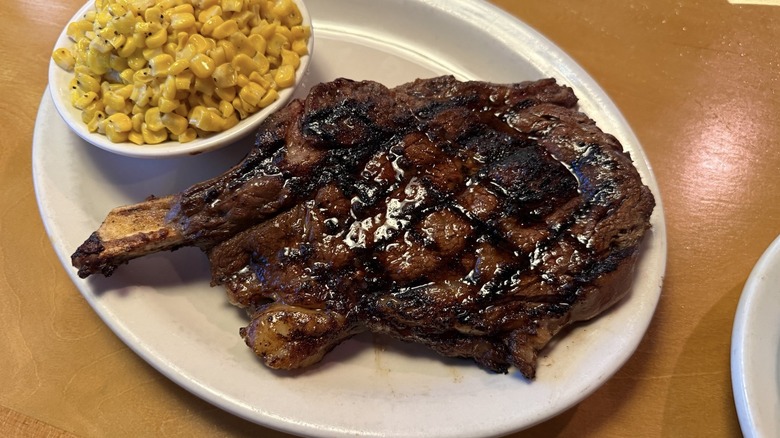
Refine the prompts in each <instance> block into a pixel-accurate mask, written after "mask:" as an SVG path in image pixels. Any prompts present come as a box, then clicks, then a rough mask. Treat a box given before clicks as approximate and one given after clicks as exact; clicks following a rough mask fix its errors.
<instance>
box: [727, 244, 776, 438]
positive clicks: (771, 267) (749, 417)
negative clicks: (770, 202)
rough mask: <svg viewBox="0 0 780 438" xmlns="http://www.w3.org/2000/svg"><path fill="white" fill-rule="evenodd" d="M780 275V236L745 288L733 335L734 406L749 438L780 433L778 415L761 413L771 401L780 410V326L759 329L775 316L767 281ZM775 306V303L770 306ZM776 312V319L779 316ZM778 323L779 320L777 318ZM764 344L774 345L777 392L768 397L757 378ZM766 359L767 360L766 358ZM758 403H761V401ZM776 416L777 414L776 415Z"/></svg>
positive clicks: (763, 384)
mask: <svg viewBox="0 0 780 438" xmlns="http://www.w3.org/2000/svg"><path fill="white" fill-rule="evenodd" d="M773 271H774V272H776V271H780V235H779V236H777V237H775V239H774V240H773V241H772V242H771V243H770V244H769V246H767V248H766V249H765V250H764V252H763V253H762V254H761V256H760V257H759V258H758V260H757V261H756V264H755V265H754V266H753V268H752V269H751V271H750V275H749V276H748V279H747V281H746V282H745V286H744V287H743V288H742V293H741V295H740V298H739V301H738V304H737V310H736V312H735V316H734V325H733V328H732V335H731V382H732V391H733V394H734V402H735V405H736V408H737V417H738V418H739V423H740V428H741V429H742V432H743V433H744V434H745V436H746V437H763V436H774V435H775V434H777V433H778V432H779V431H780V419H779V418H778V417H777V415H774V416H772V417H771V418H768V416H767V414H764V413H762V412H761V411H760V409H759V407H760V406H759V405H758V404H757V403H758V402H760V401H763V402H766V401H767V400H770V401H772V402H773V403H774V406H775V407H777V406H780V394H778V386H777V385H778V362H779V360H778V345H780V324H778V323H775V324H774V325H773V326H771V327H770V329H771V330H770V331H767V330H766V327H760V328H759V327H757V326H756V325H757V324H759V323H760V322H761V321H764V320H763V319H761V318H760V315H762V314H765V313H767V312H769V313H772V310H768V309H772V308H773V307H772V306H767V304H768V303H767V302H766V301H768V300H771V299H772V298H774V301H775V304H776V303H777V302H780V299H778V298H777V297H771V296H770V295H768V294H769V293H771V291H770V290H769V289H771V287H770V286H768V285H767V283H768V280H767V279H766V277H767V276H768V275H771V274H770V273H771V272H773ZM774 277H780V273H774ZM770 304H772V303H770ZM776 313H777V312H776V309H775V311H774V314H775V315H774V316H776ZM775 319H776V318H775ZM757 329H761V330H760V331H761V332H763V333H764V334H766V336H767V339H765V338H764V337H760V339H756V337H755V336H754V334H755V332H756V331H758V330H757ZM764 344H770V348H769V350H768V351H771V353H772V354H770V355H769V356H770V357H771V358H773V359H774V360H773V361H772V362H771V364H772V366H771V369H772V370H773V371H774V375H775V381H774V385H772V388H773V389H774V392H773V393H772V394H771V395H767V394H766V391H762V389H765V388H766V387H767V385H766V383H767V382H766V381H764V380H761V382H758V381H757V379H759V378H760V377H762V376H755V373H756V372H761V369H764V370H765V369H766V368H769V367H768V366H766V367H764V366H762V365H764V364H763V363H759V361H757V360H754V355H755V354H756V352H757V351H762V350H765V349H764V348H762V347H764ZM762 358H765V356H762ZM757 399H758V400H757ZM775 414H776V412H775Z"/></svg>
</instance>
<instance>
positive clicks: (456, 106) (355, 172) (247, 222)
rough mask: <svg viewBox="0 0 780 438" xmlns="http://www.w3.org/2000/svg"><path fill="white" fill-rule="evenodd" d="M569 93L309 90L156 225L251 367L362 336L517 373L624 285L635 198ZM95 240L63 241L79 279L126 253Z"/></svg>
mask: <svg viewBox="0 0 780 438" xmlns="http://www.w3.org/2000/svg"><path fill="white" fill-rule="evenodd" d="M576 105H577V98H576V97H575V95H574V93H573V92H572V90H571V89H570V88H568V87H565V86H560V85H558V84H557V83H556V82H555V80H553V79H544V80H540V81H535V82H523V83H519V84H511V85H499V84H491V83H485V82H460V81H457V80H455V79H454V78H453V77H449V76H444V77H438V78H433V79H421V80H417V81H414V82H411V83H408V84H404V85H401V86H399V87H396V88H393V89H388V88H386V87H384V86H382V85H381V84H378V83H375V82H370V81H363V82H355V81H351V80H347V79H338V80H336V81H333V82H330V83H324V84H320V85H317V86H315V87H314V88H313V89H312V91H311V92H310V93H309V95H308V96H307V97H306V98H305V99H304V100H297V101H294V102H292V103H291V104H290V105H288V106H287V107H286V108H285V109H283V110H281V111H279V112H277V113H276V114H275V115H273V116H271V117H270V118H269V119H268V120H267V121H266V122H265V124H264V125H263V127H262V128H261V129H260V130H259V132H258V135H257V141H256V146H255V148H254V149H253V150H252V151H251V152H250V153H249V155H248V156H247V157H246V158H245V159H244V160H243V161H242V162H241V163H239V164H238V165H237V166H235V167H234V168H232V169H231V170H229V171H228V172H227V173H225V174H224V175H222V176H220V177H217V178H215V179H213V180H210V181H206V182H203V183H200V184H197V185H195V186H193V187H191V188H190V189H188V190H186V191H184V192H183V193H181V194H179V195H177V196H176V197H175V199H174V201H173V202H172V205H171V208H170V211H169V212H168V213H167V215H166V219H165V225H164V226H163V228H165V229H169V231H170V233H171V234H170V235H172V236H176V237H177V238H176V239H175V240H172V241H170V242H169V246H171V247H178V246H181V245H196V246H199V247H201V248H202V249H203V250H204V251H205V252H206V253H207V255H208V257H209V260H210V262H211V274H212V284H213V285H219V284H221V285H224V286H225V287H226V289H227V293H228V298H229V300H230V301H231V302H232V303H233V304H235V305H238V306H241V307H244V308H246V309H247V311H248V313H249V315H250V317H251V321H250V323H249V325H248V326H247V327H245V328H243V329H241V331H240V333H241V336H243V337H244V339H245V341H246V343H247V344H248V345H249V346H250V347H252V348H253V350H254V351H255V352H256V353H257V354H258V356H260V357H261V358H262V359H263V360H264V361H265V363H266V364H267V365H268V366H270V367H273V368H283V369H290V368H298V367H301V366H307V365H310V364H312V363H315V362H317V361H319V360H320V359H321V358H322V357H323V355H324V354H325V353H327V352H328V351H329V350H330V349H332V348H333V347H334V346H336V345H337V344H338V343H339V342H341V341H342V340H344V339H346V338H348V337H349V336H352V335H353V334H355V333H358V332H360V331H364V330H371V331H373V332H377V333H386V334H389V335H391V336H394V337H396V338H399V339H402V340H405V341H412V342H418V343H422V344H425V345H427V346H429V347H430V348H432V349H433V350H435V351H437V352H439V353H440V354H442V355H445V356H453V357H466V358H472V359H473V360H474V361H476V362H477V363H478V364H480V365H482V366H484V367H486V368H488V369H490V370H493V371H497V372H506V371H507V370H508V368H509V367H510V366H515V367H517V368H518V369H519V370H520V372H522V373H523V374H524V375H525V376H527V377H529V378H532V377H533V376H534V374H535V367H536V358H537V354H538V352H539V351H540V350H541V349H542V348H543V347H544V346H545V345H546V344H547V343H548V342H549V341H550V339H552V337H553V336H555V334H556V333H558V332H559V331H560V330H561V329H562V328H563V327H565V326H567V325H569V324H571V323H572V322H575V321H581V320H586V319H589V318H592V317H594V316H596V315H597V314H599V313H601V312H602V311H604V310H605V309H606V308H608V307H609V306H611V305H612V304H614V303H615V302H617V301H619V300H620V299H621V298H622V297H623V296H624V295H625V294H626V293H627V291H628V290H629V286H630V282H631V279H632V273H633V269H634V265H635V262H636V259H637V256H638V251H639V245H640V243H641V241H642V238H643V236H644V235H645V233H646V231H647V230H648V229H649V227H650V221H649V219H650V215H651V213H652V211H653V208H654V199H653V195H652V194H651V192H650V190H649V189H648V188H647V187H646V186H645V185H644V184H643V183H642V181H641V177H640V175H639V173H638V172H637V170H636V169H635V168H634V166H633V163H632V161H631V158H630V156H629V154H628V153H627V152H625V151H624V150H623V148H622V146H621V145H620V143H619V142H618V141H617V139H615V138H614V137H613V136H611V135H609V134H606V133H604V132H602V131H601V130H600V129H599V128H598V127H597V126H596V124H595V122H594V121H593V120H591V119H590V118H588V117H587V116H586V115H585V114H582V113H580V112H578V111H577V110H576ZM104 226H105V224H104ZM101 229H102V228H101ZM101 234H109V233H108V231H104V232H102V233H101V230H98V232H96V233H95V234H93V236H91V237H90V239H89V240H88V241H87V242H85V251H89V252H90V261H89V263H86V264H85V262H84V261H83V260H82V259H81V258H80V257H79V254H80V252H79V251H82V249H79V251H77V252H76V254H74V258H73V262H74V265H75V266H76V267H78V268H79V269H80V271H79V273H80V275H82V274H83V275H84V276H86V275H89V274H91V273H94V272H102V273H104V274H110V273H111V271H112V270H113V267H114V266H116V265H117V264H120V263H124V262H126V261H127V259H126V258H125V259H122V258H117V259H115V260H114V259H109V260H99V263H96V262H95V261H94V259H95V257H98V258H99V252H100V250H101V247H102V246H107V247H110V245H109V244H108V243H106V242H104V241H102V240H101ZM103 240H105V239H103ZM156 249H166V248H165V247H164V246H159V248H156ZM95 251H97V252H98V255H97V256H96V255H95V254H94V253H95ZM139 252H142V251H139V250H138V249H136V250H135V253H139ZM92 266H95V268H94V269H93V268H92Z"/></svg>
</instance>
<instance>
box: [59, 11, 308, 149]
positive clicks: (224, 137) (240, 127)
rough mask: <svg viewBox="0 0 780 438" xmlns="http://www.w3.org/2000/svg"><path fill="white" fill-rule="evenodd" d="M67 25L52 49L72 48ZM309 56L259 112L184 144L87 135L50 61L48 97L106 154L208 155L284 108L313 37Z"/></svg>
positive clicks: (64, 78) (62, 76)
mask: <svg viewBox="0 0 780 438" xmlns="http://www.w3.org/2000/svg"><path fill="white" fill-rule="evenodd" d="M296 4H297V5H298V9H299V10H300V11H301V16H302V17H303V24H304V25H311V16H310V15H309V11H308V9H307V8H306V4H305V3H304V2H303V1H302V0H296ZM94 8H95V2H94V0H91V1H89V2H87V3H86V4H85V5H84V6H82V7H81V9H79V10H78V12H76V14H75V15H73V18H71V19H70V21H68V23H70V22H72V21H76V20H77V19H79V18H80V17H82V16H83V15H84V14H85V13H86V12H87V11H88V10H90V9H92V10H94ZM66 30H67V25H66V26H65V28H63V30H62V33H61V34H60V36H59V38H58V39H57V42H56V43H55V44H54V47H55V48H60V47H67V48H72V47H73V46H74V43H73V41H71V39H70V38H68V35H67V34H66ZM308 47H309V55H307V56H303V57H301V65H300V66H299V67H298V70H297V71H296V72H295V85H294V86H292V87H290V88H284V89H282V90H279V98H278V99H277V100H276V101H275V102H273V103H272V104H270V105H268V106H267V107H265V108H263V109H262V110H261V111H258V112H256V113H255V114H252V115H251V116H249V117H247V118H246V119H244V120H241V121H240V122H238V124H237V125H236V126H234V127H233V128H231V129H228V130H227V131H223V132H217V133H214V134H213V135H210V136H208V137H199V138H196V139H195V140H193V141H190V142H187V143H179V142H178V141H174V140H169V141H164V142H162V143H160V144H155V145H149V144H147V145H137V144H135V143H132V142H130V141H125V142H120V143H114V142H112V141H111V140H109V139H108V137H106V136H105V135H103V134H100V133H97V132H89V129H87V125H86V124H85V123H83V122H82V121H81V111H80V110H79V109H77V108H75V107H74V106H73V105H71V103H70V81H71V79H73V73H71V72H67V71H65V70H63V69H61V68H60V67H59V66H58V65H57V64H56V63H55V62H54V61H53V60H51V59H50V60H49V91H50V92H51V97H52V99H53V100H54V106H55V108H57V111H58V112H59V113H60V116H62V118H63V120H65V123H67V125H68V126H69V127H70V128H71V129H72V130H73V132H75V133H76V135H78V136H79V137H81V138H82V139H84V140H86V141H87V142H89V143H91V144H93V145H95V146H97V147H99V148H101V149H105V150H107V151H110V152H114V153H117V154H121V155H126V156H128V157H138V158H163V157H176V156H182V155H196V154H200V153H203V152H209V151H213V150H216V149H219V148H221V147H224V146H227V145H229V144H232V143H234V142H236V141H238V140H240V139H242V138H244V137H246V136H248V135H249V134H251V133H253V132H254V131H255V129H257V126H258V125H259V124H260V123H262V122H263V120H265V119H266V118H267V117H268V116H269V115H270V114H272V113H273V112H274V111H276V110H278V109H279V108H282V107H283V106H284V105H286V104H287V103H288V102H289V101H290V99H292V97H293V94H294V93H295V89H296V88H297V87H298V86H300V84H301V80H302V79H303V77H304V75H305V74H306V70H307V69H308V68H309V62H310V61H311V58H312V56H313V51H314V38H310V39H309V44H308Z"/></svg>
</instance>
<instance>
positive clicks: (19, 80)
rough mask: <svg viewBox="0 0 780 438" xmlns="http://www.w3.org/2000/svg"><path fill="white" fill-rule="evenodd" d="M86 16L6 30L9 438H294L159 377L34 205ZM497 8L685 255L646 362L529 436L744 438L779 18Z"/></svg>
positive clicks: (28, 19)
mask: <svg viewBox="0 0 780 438" xmlns="http://www.w3.org/2000/svg"><path fill="white" fill-rule="evenodd" d="M81 3H82V1H81V0H61V1H59V2H49V1H43V0H21V1H14V2H5V3H4V4H3V13H2V14H0V29H3V32H2V35H3V36H2V40H3V44H2V45H0V59H1V60H2V62H0V114H1V115H2V116H1V117H2V122H3V123H2V126H3V133H2V134H1V135H0V187H2V191H0V197H1V198H0V266H1V268H0V436H31V437H38V436H52V437H70V436H77V437H94V436H150V435H151V436H176V437H178V436H280V437H281V436H286V435H284V434H282V433H279V432H274V431H270V430H267V429H264V428H262V427H260V426H257V425H254V424H251V423H249V422H246V421H244V420H241V419H239V418H237V417H234V416H232V415H230V414H228V413H226V412H223V411H221V410H219V409H217V408H215V407H213V406H211V405H210V404H208V403H206V402H203V401H201V400H199V399H198V398H196V397H194V396H192V395H191V394H189V393H188V392H187V391H185V390H183V389H181V388H179V387H178V386H176V385H175V384H173V383H171V382H170V381H169V380H168V379H166V378H165V377H163V376H162V375H160V374H159V373H158V372H156V371H155V370H154V369H152V368H151V367H150V366H149V365H147V364H146V363H145V362H144V361H142V360H141V359H140V358H139V357H138V356H136V355H135V354H134V353H132V352H131V351H130V350H129V349H128V347H127V346H125V345H124V344H123V343H122V342H120V341H119V340H118V339H117V338H116V337H115V336H114V335H113V334H112V333H111V331H110V330H109V329H108V328H107V327H106V326H105V325H104V324H103V323H102V322H101V321H100V319H99V318H98V317H97V316H96V315H95V313H94V312H93V311H92V310H91V308H90V307H89V305H88V304H87V303H86V302H85V301H84V300H83V299H82V298H81V295H80V294H79V292H78V291H77V290H76V288H75V287H74V286H73V284H72V283H71V282H70V280H69V279H68V276H67V275H66V271H65V268H63V267H62V265H61V264H60V263H59V261H58V260H57V258H56V256H55V254H54V251H53V249H52V247H51V245H50V243H49V240H48V237H47V236H46V233H45V230H44V228H43V225H42V222H41V220H40V217H39V214H38V210H37V205H36V202H35V195H34V191H33V184H32V174H31V172H32V170H31V144H32V132H33V127H34V123H35V116H36V113H37V110H38V105H39V102H40V99H41V96H42V94H43V92H44V89H45V87H46V84H47V79H46V71H47V64H48V59H49V56H50V54H51V50H52V47H53V44H54V41H55V39H56V37H57V35H58V34H59V32H60V30H61V28H62V27H63V26H64V25H65V23H66V21H67V19H68V18H69V17H70V16H71V15H72V14H73V13H74V12H75V11H76V10H77V9H78V8H79V7H80V6H81ZM495 3H496V4H498V5H499V6H501V7H502V8H504V9H506V10H507V11H509V12H511V13H512V14H514V15H516V16H518V17H520V18H521V19H522V20H524V21H525V22H527V23H528V24H530V25H531V26H533V27H534V28H536V29H537V30H539V31H540V32H541V33H543V34H544V35H546V36H547V37H548V38H549V39H551V40H552V41H553V42H554V43H556V44H557V45H559V46H560V47H561V48H563V49H564V50H565V51H566V52H568V53H569V54H570V55H571V56H572V57H573V58H574V59H575V60H576V61H577V62H578V63H580V64H581V65H582V66H583V67H584V68H585V69H586V70H587V71H588V72H589V73H590V74H591V75H592V76H593V77H594V78H595V79H596V80H597V81H598V82H599V84H600V85H601V86H602V87H603V88H604V89H605V90H606V91H607V93H608V94H609V95H610V96H611V97H612V98H613V99H614V101H615V102H616V103H617V105H618V107H620V109H621V110H622V111H623V113H624V115H625V117H626V118H627V120H628V121H629V123H630V125H631V126H632V128H633V129H634V130H635V132H636V134H637V136H638V137H639V139H640V141H641V143H642V144H643V147H644V148H645V151H646V152H647V155H648V156H649V159H650V162H651V164H652V166H653V168H654V171H655V173H656V176H657V178H658V180H659V182H660V186H661V193H662V197H663V202H664V207H665V210H666V221H667V229H668V240H669V253H668V265H667V272H666V279H665V282H664V288H663V293H662V296H661V300H660V303H659V306H658V309H657V312H656V315H655V318H654V320H653V322H652V325H651V327H650V329H649V331H648V332H647V335H646V336H645V339H644V340H643V342H642V344H641V345H640V346H639V349H638V350H637V352H636V353H635V354H634V356H633V357H632V358H631V359H630V360H629V362H628V363H627V364H626V365H625V366H624V367H623V368H622V369H621V370H620V371H619V372H618V373H617V375H615V376H614V377H613V378H612V379H611V380H610V381H609V382H608V383H607V384H605V385H604V386H603V387H602V388H600V389H599V390H598V391H596V392H595V393H594V394H593V395H591V396H590V397H588V398H587V399H586V400H584V401H583V402H582V403H580V404H578V405H577V406H575V407H573V408H571V409H570V410H568V411H566V412H564V413H563V414H561V415H559V416H557V417H555V418H553V419H551V420H549V421H547V422H545V423H543V424H540V425H538V426H536V427H534V428H532V429H530V430H528V431H525V432H519V433H517V434H516V435H515V436H517V437H531V436H560V437H568V436H572V437H574V436H576V437H581V436H592V437H610V436H615V437H617V436H649V437H655V436H686V437H688V436H707V437H733V436H738V435H739V434H740V430H739V424H738V421H737V416H736V411H735V407H734V401H733V396H732V391H731V383H730V379H731V377H730V368H729V347H730V336H731V328H732V321H733V317H734V313H735V310H736V306H737V301H738V299H739V296H740V293H741V290H742V287H743V286H744V283H745V281H746V279H747V277H748V275H749V273H750V270H751V268H752V267H753V265H754V263H755V262H756V260H757V259H758V257H759V256H760V255H761V253H762V252H763V251H764V249H765V248H766V247H767V246H768V245H769V243H770V242H771V241H772V240H773V239H774V237H775V236H777V235H778V233H780V202H778V193H780V140H778V139H780V123H778V116H780V97H778V94H777V90H778V85H779V84H778V77H780V73H779V72H780V44H778V42H779V41H780V26H778V23H780V7H776V6H767V5H764V6H758V5H734V4H730V3H728V2H727V1H725V0H722V1H721V0H711V1H696V0H674V1H672V0H657V1H652V2H650V1H638V0H624V1H617V0H599V1H596V0H583V1H569V0H546V1H536V2H533V1H515V0H496V1H495ZM399 421H402V419H399Z"/></svg>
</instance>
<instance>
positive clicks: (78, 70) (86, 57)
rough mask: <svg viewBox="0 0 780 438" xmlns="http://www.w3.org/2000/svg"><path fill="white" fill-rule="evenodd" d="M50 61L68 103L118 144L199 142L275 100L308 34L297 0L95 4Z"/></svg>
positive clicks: (291, 78) (290, 78)
mask: <svg viewBox="0 0 780 438" xmlns="http://www.w3.org/2000/svg"><path fill="white" fill-rule="evenodd" d="M66 34H67V35H68V37H69V38H70V39H71V40H72V41H73V42H74V44H73V46H72V47H71V48H64V47H63V48H57V49H56V50H54V52H53V53H52V59H53V60H54V62H55V63H56V64H57V65H58V66H59V67H61V68H62V69H64V70H66V71H69V72H73V74H74V76H73V80H72V81H71V103H72V104H73V105H74V106H75V107H76V108H78V109H79V110H81V111H82V120H83V121H84V123H85V124H86V125H87V128H88V129H89V130H90V131H91V132H99V133H101V134H105V135H106V136H107V137H108V138H109V139H110V140H111V141H114V142H124V141H131V142H133V143H136V144H157V143H161V142H164V141H167V140H175V141H179V142H187V141H192V140H194V139H195V138H197V137H198V136H205V135H209V134H210V133H214V132H219V131H223V130H226V129H229V128H230V127H232V126H235V125H236V124H237V123H238V122H239V120H240V119H243V118H246V117H249V116H250V115H252V114H254V113H255V112H257V111H259V110H260V109H262V108H265V107H266V106H268V105H270V104H271V103H273V102H274V101H275V100H276V99H277V98H278V90H280V89H282V88H287V87H290V86H292V85H293V84H294V82H295V72H296V70H297V69H298V67H299V66H300V57H301V56H305V55H307V54H308V45H307V42H308V39H309V38H310V37H311V30H310V29H309V28H308V27H307V26H303V25H302V17H301V14H300V11H299V9H298V6H297V5H296V4H295V3H294V2H293V0H96V1H95V10H93V11H89V12H87V13H86V14H84V16H83V17H82V18H81V19H79V20H77V21H74V22H72V23H70V24H69V25H68V27H67V30H66Z"/></svg>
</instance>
